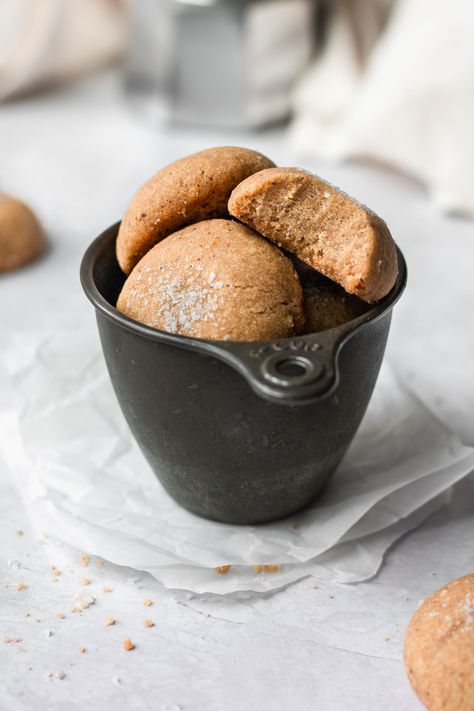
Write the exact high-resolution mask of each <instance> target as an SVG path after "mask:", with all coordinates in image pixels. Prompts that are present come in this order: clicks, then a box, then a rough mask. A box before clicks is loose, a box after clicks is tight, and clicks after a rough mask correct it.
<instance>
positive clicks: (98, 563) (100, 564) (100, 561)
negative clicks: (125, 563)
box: [95, 558, 105, 568]
mask: <svg viewBox="0 0 474 711" xmlns="http://www.w3.org/2000/svg"><path fill="white" fill-rule="evenodd" d="M95 564H96V565H98V566H99V568H102V566H103V565H104V564H105V560H102V558H97V560H96V562H95Z"/></svg>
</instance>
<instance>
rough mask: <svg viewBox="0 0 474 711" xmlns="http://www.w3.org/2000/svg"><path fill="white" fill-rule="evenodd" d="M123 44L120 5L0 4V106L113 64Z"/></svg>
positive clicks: (91, 0)
mask: <svg viewBox="0 0 474 711" xmlns="http://www.w3.org/2000/svg"><path fill="white" fill-rule="evenodd" d="M123 38H124V17H123V14H122V12H121V8H120V2H118V0H0V100H1V99H6V98H10V97H12V96H14V95H16V94H19V93H22V92H25V91H30V90H34V89H38V88H43V87H44V86H47V85H50V84H53V83H58V82H63V81H67V80H69V79H72V78H74V77H76V76H78V75H80V74H82V73H84V72H87V71H89V70H91V69H95V68H97V67H98V66H101V65H103V64H105V63H107V62H109V61H111V60H112V59H114V58H115V57H116V56H117V54H118V53H119V52H120V50H121V48H122V46H123Z"/></svg>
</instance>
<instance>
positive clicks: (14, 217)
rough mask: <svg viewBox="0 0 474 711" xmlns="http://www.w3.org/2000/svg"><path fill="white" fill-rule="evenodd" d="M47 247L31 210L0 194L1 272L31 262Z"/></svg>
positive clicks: (41, 230)
mask: <svg viewBox="0 0 474 711" xmlns="http://www.w3.org/2000/svg"><path fill="white" fill-rule="evenodd" d="M45 248H46V237H45V235H44V232H43V229H42V227H41V225H40V223H39V222H38V219H37V218H36V216H35V214H34V213H33V211H32V210H31V209H30V208H29V207H28V205H25V203H24V202H21V200H17V199H16V198H14V197H12V196H10V195H6V194H5V193H0V273H1V272H8V271H12V270H13V269H18V268H19V267H22V266H23V265H24V264H28V262H31V261H33V260H34V259H36V258H37V257H39V256H40V254H42V252H43V251H44V250H45Z"/></svg>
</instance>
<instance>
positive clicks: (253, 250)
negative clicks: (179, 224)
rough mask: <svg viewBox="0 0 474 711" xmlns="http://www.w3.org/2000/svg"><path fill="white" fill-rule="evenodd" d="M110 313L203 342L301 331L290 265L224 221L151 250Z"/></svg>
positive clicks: (300, 313) (254, 338) (294, 276)
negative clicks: (201, 339)
mask: <svg viewBox="0 0 474 711" xmlns="http://www.w3.org/2000/svg"><path fill="white" fill-rule="evenodd" d="M117 309H118V310H119V311H121V312H122V313H124V314H126V315H127V316H129V317H130V318H133V319H135V320H136V321H140V322H142V323H145V324H147V325H149V326H153V327H154V328H158V329H160V330H163V331H168V332H170V333H179V334H181V335H185V336H194V337H196V338H204V339H210V340H225V341H260V340H262V341H263V340H271V339H274V338H286V337H290V336H293V335H294V334H295V333H299V332H301V330H302V328H303V296H302V289H301V284H300V281H299V279H298V275H297V273H296V271H295V269H294V267H293V265H292V264H291V262H290V261H289V259H287V258H286V257H285V256H284V255H283V254H282V253H281V252H280V251H279V250H278V249H277V248H276V247H274V246H273V245H272V244H270V243H269V242H267V241H265V240H264V239H262V238H261V237H259V236H258V235H256V234H255V233H254V232H253V231H252V230H251V229H249V228H248V227H245V225H241V224H239V223H237V222H232V221H230V220H205V221H201V222H197V223H196V224H194V225H190V226H189V227H185V228H184V229H182V230H180V231H179V232H175V233H174V234H172V235H170V236H169V237H167V238H166V239H164V240H162V241H161V242H160V243H159V244H157V245H156V246H155V247H153V248H152V249H151V250H150V251H149V252H147V254H146V255H145V256H144V257H143V258H142V259H141V260H140V262H139V263H138V264H137V266H136V267H135V268H134V270H133V271H132V273H131V274H130V276H129V277H128V279H127V281H126V282H125V284H124V286H123V289H122V292H121V293H120V296H119V298H118V301H117Z"/></svg>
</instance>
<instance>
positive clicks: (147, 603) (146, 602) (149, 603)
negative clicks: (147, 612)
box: [143, 597, 153, 607]
mask: <svg viewBox="0 0 474 711" xmlns="http://www.w3.org/2000/svg"><path fill="white" fill-rule="evenodd" d="M143 604H144V605H145V607H151V606H152V605H153V600H149V599H148V598H147V597H146V598H145V599H144V600H143Z"/></svg>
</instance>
